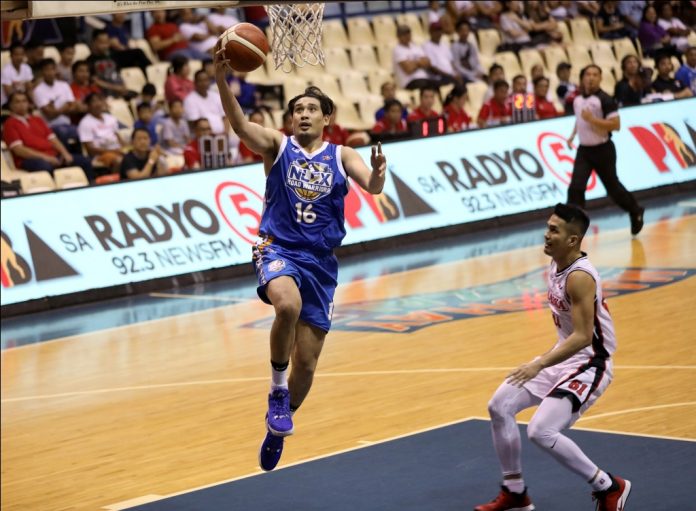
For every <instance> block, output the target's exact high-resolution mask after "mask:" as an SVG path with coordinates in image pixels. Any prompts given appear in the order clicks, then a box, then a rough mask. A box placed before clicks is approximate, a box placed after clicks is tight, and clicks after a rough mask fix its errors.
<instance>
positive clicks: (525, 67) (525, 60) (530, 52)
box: [520, 48, 546, 79]
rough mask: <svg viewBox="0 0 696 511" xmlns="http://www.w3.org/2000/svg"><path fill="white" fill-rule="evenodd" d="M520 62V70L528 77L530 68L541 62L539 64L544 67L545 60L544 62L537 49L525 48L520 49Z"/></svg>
mask: <svg viewBox="0 0 696 511" xmlns="http://www.w3.org/2000/svg"><path fill="white" fill-rule="evenodd" d="M520 62H522V71H523V72H524V76H526V77H527V78H528V79H529V78H530V74H531V70H532V68H533V67H534V66H535V65H537V64H541V66H542V67H543V68H544V69H546V62H544V58H543V57H542V56H541V53H540V52H539V50H535V49H534V48H525V49H522V50H520Z"/></svg>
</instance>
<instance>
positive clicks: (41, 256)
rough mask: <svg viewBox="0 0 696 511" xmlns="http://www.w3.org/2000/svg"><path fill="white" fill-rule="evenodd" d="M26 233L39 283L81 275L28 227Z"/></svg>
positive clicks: (25, 227)
mask: <svg viewBox="0 0 696 511" xmlns="http://www.w3.org/2000/svg"><path fill="white" fill-rule="evenodd" d="M24 231H25V232H26V234H27V242H28V243H29V251H30V252H31V260H32V263H33V266H34V275H36V280H37V281H38V282H40V281H42V280H50V279H58V278H61V277H72V276H74V275H79V273H78V272H77V271H76V270H75V269H74V268H73V267H72V266H70V265H69V264H68V263H67V262H66V261H65V259H63V258H62V257H60V256H59V255H58V254H56V252H55V251H54V250H53V249H52V248H51V247H49V246H48V245H47V244H46V242H45V241H44V240H42V239H41V238H39V236H38V235H37V234H36V233H35V232H34V231H32V230H31V229H30V228H29V227H27V226H26V225H25V226H24Z"/></svg>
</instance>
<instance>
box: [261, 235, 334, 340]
mask: <svg viewBox="0 0 696 511" xmlns="http://www.w3.org/2000/svg"><path fill="white" fill-rule="evenodd" d="M252 264H253V265H254V270H255V271H256V277H257V278H258V281H259V286H258V288H257V289H256V292H257V293H258V295H259V298H261V300H263V301H264V302H265V303H267V304H269V305H272V304H271V301H270V300H269V298H268V295H267V294H266V286H268V283H269V282H270V281H271V280H273V279H275V278H277V277H280V276H283V275H287V276H289V277H292V278H293V279H295V283H296V284H297V287H298V288H299V290H300V296H301V297H302V309H301V311H300V319H302V320H303V321H305V322H307V323H309V324H310V325H314V326H316V327H318V328H320V329H321V330H324V331H325V332H328V331H329V330H330V329H331V317H332V316H333V299H334V293H335V292H336V284H337V280H336V279H337V277H338V260H337V259H336V256H334V255H333V254H332V253H329V254H316V253H312V252H308V251H302V250H298V249H289V248H286V247H281V246H280V245H278V244H275V243H273V242H271V241H269V240H268V239H263V238H260V239H259V241H258V242H257V243H256V245H254V247H253V258H252Z"/></svg>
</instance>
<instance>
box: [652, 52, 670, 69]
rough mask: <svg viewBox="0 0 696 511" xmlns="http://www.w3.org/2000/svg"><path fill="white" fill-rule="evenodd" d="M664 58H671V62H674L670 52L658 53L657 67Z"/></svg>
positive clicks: (656, 58)
mask: <svg viewBox="0 0 696 511" xmlns="http://www.w3.org/2000/svg"><path fill="white" fill-rule="evenodd" d="M663 60H669V61H670V62H672V56H671V55H670V54H668V53H660V54H658V55H657V57H655V67H657V66H659V65H660V62H662V61H663Z"/></svg>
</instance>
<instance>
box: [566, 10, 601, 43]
mask: <svg viewBox="0 0 696 511" xmlns="http://www.w3.org/2000/svg"><path fill="white" fill-rule="evenodd" d="M570 30H571V32H572V33H573V43H574V44H575V45H578V44H590V43H591V42H593V41H594V40H596V39H597V38H596V37H595V35H594V32H593V31H592V27H591V26H590V22H589V21H588V20H587V18H584V17H582V16H578V17H577V18H573V19H571V20H570Z"/></svg>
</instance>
